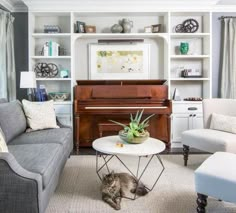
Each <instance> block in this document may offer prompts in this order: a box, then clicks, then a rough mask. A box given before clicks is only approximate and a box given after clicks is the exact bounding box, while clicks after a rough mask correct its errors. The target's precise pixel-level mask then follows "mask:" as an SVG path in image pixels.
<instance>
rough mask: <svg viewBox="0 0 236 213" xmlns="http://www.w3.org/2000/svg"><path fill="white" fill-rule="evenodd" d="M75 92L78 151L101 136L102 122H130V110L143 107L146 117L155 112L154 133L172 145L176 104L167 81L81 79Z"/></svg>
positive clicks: (76, 145) (154, 135)
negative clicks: (171, 119)
mask: <svg viewBox="0 0 236 213" xmlns="http://www.w3.org/2000/svg"><path fill="white" fill-rule="evenodd" d="M74 94H75V100H74V125H75V128H74V129H75V131H74V132H75V148H76V150H77V151H78V150H79V147H90V146H91V145H92V142H93V141H94V140H95V139H96V138H99V136H100V135H99V130H98V126H99V124H100V123H104V122H105V123H108V124H109V120H110V119H111V120H115V121H120V122H123V123H124V122H126V123H129V119H130V113H132V114H135V113H136V112H137V111H138V110H142V109H144V114H143V119H145V117H147V116H149V115H151V114H155V115H154V116H153V117H152V118H151V119H150V121H149V127H148V131H149V132H150V136H151V137H154V138H157V139H160V140H162V141H163V142H165V143H166V145H167V147H169V146H170V115H171V113H172V104H171V101H170V100H168V86H167V85H165V80H78V81H77V85H76V86H75V93H74ZM110 123H111V124H112V122H110ZM121 128H122V127H121ZM106 134H107V135H109V134H117V132H107V133H106Z"/></svg>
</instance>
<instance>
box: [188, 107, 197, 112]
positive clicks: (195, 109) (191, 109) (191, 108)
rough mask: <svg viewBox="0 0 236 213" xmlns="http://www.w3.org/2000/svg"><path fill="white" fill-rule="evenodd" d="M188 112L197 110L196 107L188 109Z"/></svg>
mask: <svg viewBox="0 0 236 213" xmlns="http://www.w3.org/2000/svg"><path fill="white" fill-rule="evenodd" d="M188 110H192V111H193V110H197V107H189V108H188Z"/></svg>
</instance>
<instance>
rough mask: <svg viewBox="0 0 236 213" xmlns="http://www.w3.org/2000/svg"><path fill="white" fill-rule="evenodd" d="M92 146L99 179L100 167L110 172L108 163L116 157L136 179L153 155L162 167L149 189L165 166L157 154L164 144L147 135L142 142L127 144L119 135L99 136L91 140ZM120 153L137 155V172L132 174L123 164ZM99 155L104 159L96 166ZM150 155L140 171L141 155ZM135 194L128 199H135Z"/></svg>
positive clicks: (163, 148) (138, 178)
mask: <svg viewBox="0 0 236 213" xmlns="http://www.w3.org/2000/svg"><path fill="white" fill-rule="evenodd" d="M92 146H93V148H94V149H95V150H96V172H97V175H98V177H99V178H100V180H102V178H101V176H100V174H99V172H100V171H101V169H102V168H104V167H105V166H106V168H107V171H108V173H110V169H109V167H108V163H109V161H110V160H111V159H112V158H114V157H115V158H117V159H118V160H119V161H120V162H121V163H122V164H123V165H124V167H125V168H126V169H127V170H128V171H129V172H130V174H131V175H133V176H134V177H136V178H137V180H138V181H140V179H141V178H142V176H143V174H144V173H145V171H146V170H147V168H148V166H149V165H150V162H151V161H152V159H153V158H154V157H157V159H158V161H159V162H160V165H161V167H162V169H161V172H160V173H159V174H157V178H156V181H155V182H154V184H153V185H152V187H150V188H148V187H146V188H147V190H149V191H151V190H152V189H153V188H154V187H155V185H156V183H157V181H158V180H159V178H160V177H161V175H162V173H163V171H164V169H165V167H164V165H163V163H162V161H161V158H160V156H159V153H161V152H162V151H164V150H165V144H164V143H163V142H162V141H160V140H158V139H155V138H151V137H149V138H148V139H147V140H146V141H145V142H144V143H141V144H129V143H126V142H124V141H123V140H121V139H120V138H119V136H107V137H101V138H98V139H96V140H95V141H94V142H93V145H92ZM121 155H128V156H134V157H138V166H137V172H136V174H133V172H132V171H131V170H130V169H129V168H128V166H127V165H126V164H125V162H124V161H123V160H122V159H121V158H120V157H119V156H121ZM99 156H101V157H102V158H103V160H104V163H103V164H102V165H101V166H100V167H99V166H98V157H99ZM146 156H150V159H149V160H148V162H147V163H146V165H145V167H144V168H143V170H142V171H139V170H140V168H139V167H140V160H141V158H142V157H146ZM126 198H129V197H126ZM135 198H136V194H135V195H134V198H129V199H135Z"/></svg>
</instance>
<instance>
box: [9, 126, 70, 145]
mask: <svg viewBox="0 0 236 213" xmlns="http://www.w3.org/2000/svg"><path fill="white" fill-rule="evenodd" d="M71 136H72V129H71V128H60V129H44V130H40V131H33V132H27V133H23V134H21V135H19V136H18V137H17V138H15V139H13V140H12V141H10V142H9V145H14V144H45V143H57V144H62V145H64V144H67V143H68V140H71V143H72V139H71Z"/></svg>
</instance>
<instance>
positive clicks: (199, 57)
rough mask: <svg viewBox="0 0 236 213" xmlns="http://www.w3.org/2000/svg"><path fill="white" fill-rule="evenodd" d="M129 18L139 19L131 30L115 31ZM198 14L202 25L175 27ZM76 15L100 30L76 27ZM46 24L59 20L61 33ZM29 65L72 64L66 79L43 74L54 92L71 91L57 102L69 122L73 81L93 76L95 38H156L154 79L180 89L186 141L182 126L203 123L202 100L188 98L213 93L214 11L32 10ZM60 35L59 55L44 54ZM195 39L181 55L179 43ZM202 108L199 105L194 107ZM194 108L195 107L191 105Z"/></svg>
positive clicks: (179, 121) (176, 135)
mask: <svg viewBox="0 0 236 213" xmlns="http://www.w3.org/2000/svg"><path fill="white" fill-rule="evenodd" d="M124 18H127V19H129V20H131V21H133V28H132V32H131V33H118V34H117V33H112V32H111V26H112V25H114V24H118V23H119V21H120V20H122V19H124ZM190 18H192V19H195V20H197V22H198V23H199V28H198V30H197V32H195V33H176V32H175V27H176V26H177V25H178V24H181V23H182V22H183V21H184V20H186V19H190ZM76 21H81V22H85V23H86V25H92V26H96V33H76V31H75V25H76ZM155 24H161V30H160V32H158V33H145V32H144V27H146V26H150V25H155ZM44 25H59V26H60V28H61V33H56V34H48V33H44V32H43V27H44ZM29 38H30V39H29V67H30V68H31V69H34V66H35V64H36V63H38V62H46V63H55V64H57V65H58V67H60V69H67V70H69V73H70V76H69V78H67V79H61V78H59V77H58V76H57V77H55V78H52V79H46V78H38V79H37V82H38V84H44V85H45V86H46V88H47V90H48V92H69V93H70V98H69V100H67V101H65V102H55V107H56V112H57V115H59V117H61V118H62V120H63V121H64V122H65V123H67V124H68V123H69V124H71V121H72V120H73V119H72V117H73V115H72V112H73V110H72V104H73V87H74V85H75V84H76V80H87V79H88V78H89V51H88V49H89V48H88V46H89V44H93V43H98V40H101V39H104V40H105V39H106V40H109V39H116V40H119V39H143V42H144V43H148V44H150V47H151V48H150V79H166V80H167V84H168V86H169V98H170V99H172V96H173V91H174V90H175V89H177V90H178V91H179V94H180V96H181V101H173V115H172V136H171V138H172V142H173V146H174V145H175V144H180V141H181V132H182V131H184V130H186V129H190V128H195V127H200V126H202V111H201V110H200V108H201V104H202V103H201V101H200V102H198V101H193V102H192V101H183V100H184V98H188V97H200V98H211V93H212V92H211V79H212V78H211V55H212V53H211V12H196V11H193V12H183V11H174V12H173V11H164V12H163V11H162V12H107V11H106V12H84V11H78V12H74V11H73V12H30V13H29ZM49 40H51V41H56V42H58V43H59V44H60V45H61V46H62V47H63V48H65V49H66V54H65V55H62V56H57V57H53V56H51V57H46V56H42V55H40V51H42V47H43V44H44V43H45V42H46V41H49ZM181 42H188V43H189V51H188V54H186V55H181V54H180V51H179V45H180V43H181ZM183 69H198V70H199V71H200V72H201V74H202V76H201V77H197V78H183V77H181V73H180V72H181V70H183ZM195 108H197V109H196V110H193V109H195ZM189 109H190V110H189Z"/></svg>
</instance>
